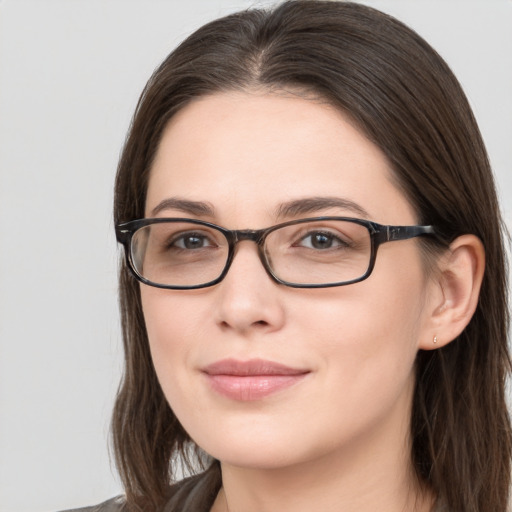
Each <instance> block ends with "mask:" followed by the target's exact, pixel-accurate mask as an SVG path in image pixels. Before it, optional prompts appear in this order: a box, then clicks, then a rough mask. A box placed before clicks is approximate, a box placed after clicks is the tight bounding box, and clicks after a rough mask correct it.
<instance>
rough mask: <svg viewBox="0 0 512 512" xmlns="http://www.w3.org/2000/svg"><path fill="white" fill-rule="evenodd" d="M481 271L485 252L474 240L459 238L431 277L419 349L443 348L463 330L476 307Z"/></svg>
mask: <svg viewBox="0 0 512 512" xmlns="http://www.w3.org/2000/svg"><path fill="white" fill-rule="evenodd" d="M484 268H485V250H484V247H483V245H482V242H481V241H480V239H479V238H478V237H476V236H475V235H462V236H460V237H458V238H456V239H455V240H454V241H453V242H452V243H451V244H450V247H449V249H448V250H447V251H446V253H445V254H444V255H443V256H441V257H440V259H439V262H438V270H437V272H436V274H435V275H434V276H433V277H432V279H433V283H431V289H430V292H431V293H430V295H429V298H428V300H427V303H428V305H427V310H426V311H425V313H426V315H427V316H426V317H424V320H425V323H424V325H423V329H422V333H423V335H422V338H421V340H420V343H419V348H421V349H423V350H432V349H436V348H440V347H443V346H445V345H447V344H448V343H450V342H451V341H453V340H454V339H455V338H456V337H457V336H458V335H459V334H460V333H461V332H462V331H463V330H464V329H465V327H466V326H467V325H468V323H469V321H470V320H471V317H472V316H473V314H474V312H475V310H476V306H477V304H478V296H479V293H480V286H481V284H482V279H483V275H484Z"/></svg>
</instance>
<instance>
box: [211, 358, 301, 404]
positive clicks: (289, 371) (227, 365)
mask: <svg viewBox="0 0 512 512" xmlns="http://www.w3.org/2000/svg"><path fill="white" fill-rule="evenodd" d="M202 372H203V374H204V375H205V376H206V378H207V380H208V382H209V384H210V386H211V388H212V389H213V390H214V391H215V392H217V393H219V394H221V395H223V396H225V397H227V398H229V399H231V400H238V401H254V400H261V399H263V398H265V397H267V396H269V395H272V394H274V393H277V392H278V391H281V390H284V389H285V388H289V387H290V386H293V385H294V384H296V383H298V382H299V381H301V380H302V379H303V378H304V377H306V375H308V374H309V373H310V370H307V369H303V368H292V367H290V366H286V365H282V364H280V363H275V362H273V361H267V360H264V359H251V360H249V361H238V360H235V359H223V360H221V361H217V362H215V363H213V364H211V365H208V366H206V367H205V368H203V369H202Z"/></svg>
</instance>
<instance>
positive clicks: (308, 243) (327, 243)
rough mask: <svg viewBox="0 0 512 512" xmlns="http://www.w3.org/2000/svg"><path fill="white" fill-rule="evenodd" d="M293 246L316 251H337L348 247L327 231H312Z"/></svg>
mask: <svg viewBox="0 0 512 512" xmlns="http://www.w3.org/2000/svg"><path fill="white" fill-rule="evenodd" d="M294 245H295V246H300V247H306V248H308V249H317V250H322V249H324V250H325V249H337V248H343V247H348V246H349V244H348V243H347V242H345V241H343V240H342V239H341V238H339V237H338V236H336V235H334V234H333V233H330V232H328V231H314V232H311V233H308V234H307V235H306V236H303V237H302V238H301V239H300V240H299V241H298V242H296V243H295V244H294Z"/></svg>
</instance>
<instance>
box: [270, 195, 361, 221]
mask: <svg viewBox="0 0 512 512" xmlns="http://www.w3.org/2000/svg"><path fill="white" fill-rule="evenodd" d="M329 208H341V209H343V210H348V211H350V212H352V213H354V214H356V215H358V216H361V217H364V218H367V219H368V218H369V217H370V215H369V214H368V212H367V211H366V210H365V209H364V208H363V207H362V206H360V205H358V204H357V203H354V201H350V200H349V199H344V198H341V197H306V198H303V199H296V200H294V201H289V202H287V203H283V204H281V205H279V207H278V208H277V209H276V216H277V218H278V219H280V218H286V217H297V216H298V215H306V214H309V213H315V212H319V211H321V210H327V209H329Z"/></svg>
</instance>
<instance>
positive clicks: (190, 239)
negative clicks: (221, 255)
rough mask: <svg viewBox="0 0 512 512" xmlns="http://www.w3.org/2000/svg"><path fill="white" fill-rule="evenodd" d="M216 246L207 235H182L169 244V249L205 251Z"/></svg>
mask: <svg viewBox="0 0 512 512" xmlns="http://www.w3.org/2000/svg"><path fill="white" fill-rule="evenodd" d="M215 246H216V244H215V243H214V242H213V241H212V240H211V239H210V238H209V237H208V236H206V235H204V234H201V233H181V234H180V235H179V236H176V237H174V238H173V239H172V240H171V241H170V242H169V248H178V249H185V250H194V249H204V248H205V247H215Z"/></svg>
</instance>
